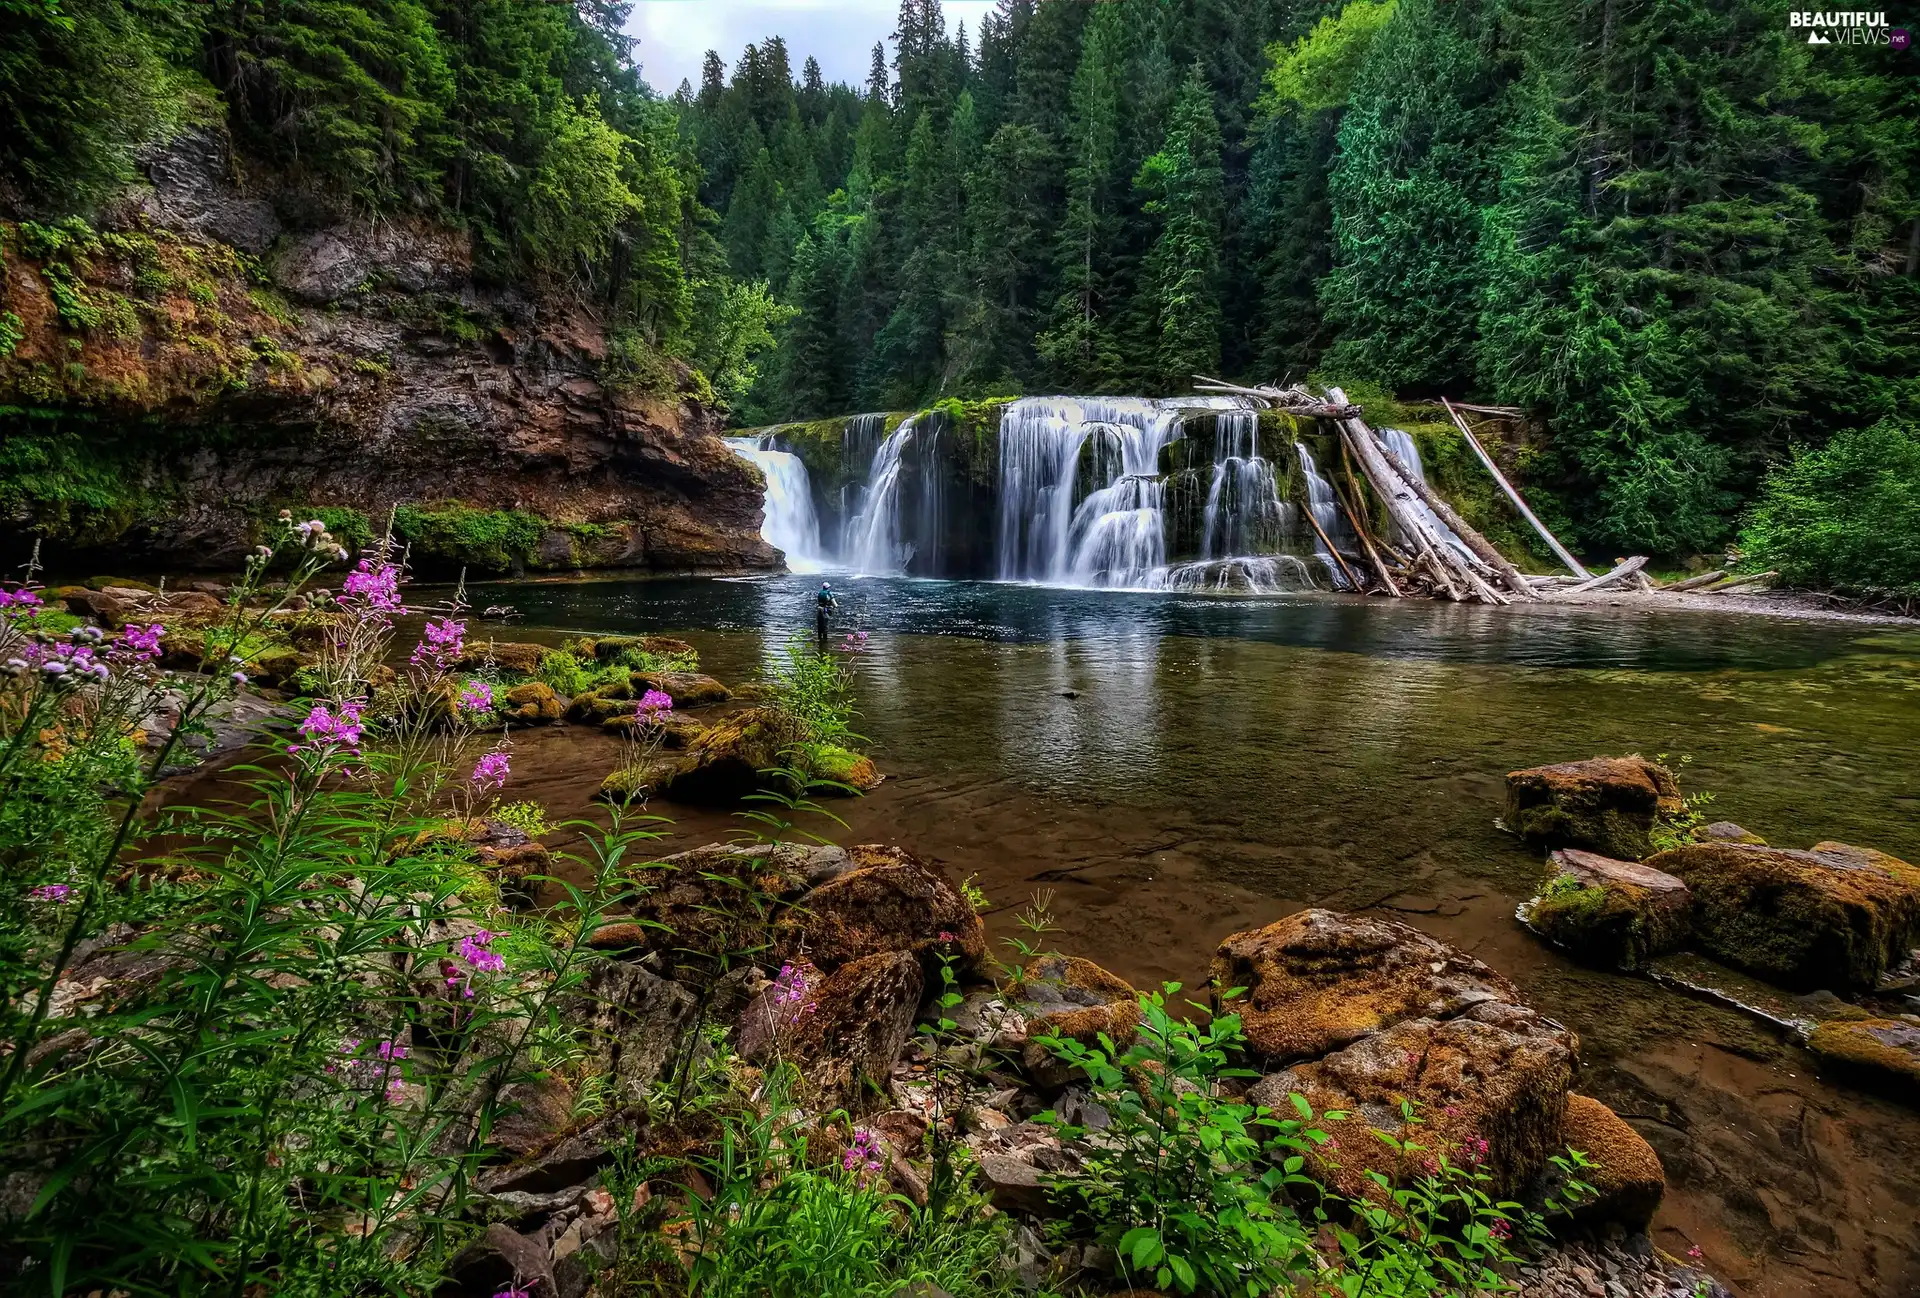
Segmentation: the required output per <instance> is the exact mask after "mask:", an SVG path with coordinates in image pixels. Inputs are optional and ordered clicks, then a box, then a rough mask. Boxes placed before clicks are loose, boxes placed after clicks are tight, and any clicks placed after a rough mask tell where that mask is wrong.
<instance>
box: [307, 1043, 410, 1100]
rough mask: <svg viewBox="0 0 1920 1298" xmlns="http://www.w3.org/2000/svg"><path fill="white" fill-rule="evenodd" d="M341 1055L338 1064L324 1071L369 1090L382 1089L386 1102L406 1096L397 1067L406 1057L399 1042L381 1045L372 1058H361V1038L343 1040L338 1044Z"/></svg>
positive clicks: (404, 1078) (403, 1076)
mask: <svg viewBox="0 0 1920 1298" xmlns="http://www.w3.org/2000/svg"><path fill="white" fill-rule="evenodd" d="M340 1054H341V1056H342V1058H341V1060H340V1061H339V1062H338V1063H333V1064H328V1065H327V1069H326V1071H328V1072H329V1073H340V1072H344V1073H345V1074H346V1077H347V1080H348V1081H349V1082H355V1083H359V1084H363V1085H366V1086H367V1087H368V1089H372V1088H374V1087H383V1088H385V1090H386V1093H387V1099H388V1101H389V1102H392V1101H395V1100H398V1099H400V1098H401V1097H402V1096H404V1095H405V1094H406V1089H407V1079H406V1077H405V1075H404V1074H403V1073H402V1071H401V1068H400V1063H401V1061H402V1060H404V1059H405V1058H406V1057H407V1048H406V1047H405V1046H403V1045H401V1044H400V1043H399V1042H398V1041H391V1040H388V1041H382V1042H380V1043H379V1044H378V1045H377V1046H375V1047H374V1049H373V1053H372V1054H369V1055H365V1056H362V1055H361V1053H360V1038H359V1037H344V1038H342V1039H341V1041H340Z"/></svg>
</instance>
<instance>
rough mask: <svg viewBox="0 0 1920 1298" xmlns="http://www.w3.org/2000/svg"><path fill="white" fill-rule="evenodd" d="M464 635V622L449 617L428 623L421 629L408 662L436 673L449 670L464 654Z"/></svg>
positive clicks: (465, 629) (465, 626)
mask: <svg viewBox="0 0 1920 1298" xmlns="http://www.w3.org/2000/svg"><path fill="white" fill-rule="evenodd" d="M466 635H467V624H466V623H465V622H459V621H456V620H454V619H453V618H450V617H449V618H442V619H441V620H440V621H438V622H429V623H427V625H426V626H425V627H424V628H422V630H421V634H420V643H419V644H417V645H415V646H414V647H413V657H412V658H410V659H408V661H409V662H411V663H412V664H413V665H414V666H415V667H429V668H432V669H433V670H434V671H437V672H444V671H448V670H451V669H452V667H453V665H454V664H455V663H457V662H459V661H460V655H461V654H463V653H465V652H466Z"/></svg>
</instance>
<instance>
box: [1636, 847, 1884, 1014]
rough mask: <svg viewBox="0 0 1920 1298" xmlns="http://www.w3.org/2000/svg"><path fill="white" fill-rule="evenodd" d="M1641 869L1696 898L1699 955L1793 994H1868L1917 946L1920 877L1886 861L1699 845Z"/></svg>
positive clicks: (1874, 855) (1862, 853)
mask: <svg viewBox="0 0 1920 1298" xmlns="http://www.w3.org/2000/svg"><path fill="white" fill-rule="evenodd" d="M1647 864H1648V865H1649V866H1651V867H1653V868H1654V869H1656V870H1662V871H1665V872H1666V873H1668V874H1672V875H1675V876H1677V877H1678V878H1680V879H1683V880H1685V881H1686V884H1687V886H1688V888H1690V889H1691V890H1692V892H1693V898H1694V934H1695V941H1696V942H1697V943H1698V944H1699V946H1700V947H1701V948H1702V949H1703V950H1705V951H1706V952H1707V953H1708V954H1709V955H1711V956H1713V957H1714V958H1715V959H1718V960H1723V961H1725V962H1726V963H1728V964H1730V965H1733V966H1735V967H1736V968H1739V969H1744V970H1746V971H1747V972H1748V973H1752V974H1755V975H1757V976H1759V977H1761V978H1765V979H1767V980H1768V981H1770V982H1775V983H1778V984H1779V985H1781V986H1782V987H1786V988H1789V989H1792V990H1795V991H1812V990H1815V989H1817V988H1823V987H1824V988H1831V989H1835V990H1846V989H1850V988H1869V987H1872V986H1873V985H1874V984H1875V983H1877V982H1878V981H1879V980H1880V976H1881V975H1882V974H1883V973H1884V972H1885V971H1886V969H1887V968H1888V967H1889V966H1890V965H1892V964H1895V963H1897V962H1898V961H1899V960H1901V959H1903V958H1904V957H1905V955H1906V953H1907V952H1908V951H1910V950H1911V949H1912V948H1913V946H1914V944H1915V942H1916V941H1920V869H1915V868H1914V867H1913V866H1911V865H1908V864H1907V863H1906V862H1905V861H1901V860H1898V859H1896V858H1894V857H1891V856H1888V855H1886V854H1885V853H1884V852H1875V851H1873V850H1871V849H1866V848H1857V847H1850V846H1848V845H1847V844H1845V843H1817V844H1815V845H1814V847H1813V850H1811V851H1806V852H1801V851H1792V850H1789V849H1786V848H1778V847H1759V846H1755V845H1752V844H1741V843H1695V844H1692V845H1691V846H1687V847H1679V848H1674V849H1672V850H1670V851H1666V852H1661V853H1660V854H1659V855H1657V856H1655V857H1653V858H1652V859H1651V860H1649V861H1648V862H1647Z"/></svg>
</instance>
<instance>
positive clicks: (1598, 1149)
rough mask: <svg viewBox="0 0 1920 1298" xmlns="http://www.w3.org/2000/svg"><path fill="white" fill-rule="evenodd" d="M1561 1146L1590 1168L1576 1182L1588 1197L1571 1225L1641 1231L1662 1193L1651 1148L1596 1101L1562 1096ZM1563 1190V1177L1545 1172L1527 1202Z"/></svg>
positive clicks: (1554, 1170)
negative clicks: (1617, 1225)
mask: <svg viewBox="0 0 1920 1298" xmlns="http://www.w3.org/2000/svg"><path fill="white" fill-rule="evenodd" d="M1561 1144H1562V1145H1563V1146H1565V1147H1566V1148H1568V1149H1575V1150H1578V1151H1580V1153H1582V1154H1584V1155H1586V1157H1587V1159H1588V1161H1589V1163H1590V1164H1591V1166H1589V1167H1586V1168H1583V1169H1581V1170H1580V1171H1579V1173H1578V1176H1579V1179H1580V1180H1582V1181H1585V1182H1586V1183H1587V1184H1588V1185H1590V1186H1592V1187H1593V1193H1592V1195H1590V1196H1587V1197H1585V1198H1582V1199H1581V1200H1580V1201H1579V1202H1578V1203H1577V1204H1576V1205H1575V1206H1574V1209H1573V1216H1574V1220H1576V1221H1594V1222H1603V1221H1613V1222H1619V1223H1620V1224H1621V1225H1622V1226H1625V1227H1627V1228H1628V1229H1629V1230H1645V1229H1646V1228H1647V1223H1648V1222H1650V1221H1652V1220H1653V1214H1654V1210H1655V1209H1657V1208H1658V1207H1659V1206H1660V1200H1661V1198H1662V1197H1663V1196H1664V1195H1665V1194H1666V1192H1667V1172H1666V1169H1665V1168H1664V1167H1662V1166H1661V1165H1660V1156H1659V1155H1658V1154H1656V1153H1654V1152H1653V1146H1651V1145H1649V1144H1648V1143H1647V1142H1646V1140H1645V1139H1644V1138H1642V1136H1641V1135H1640V1133H1639V1132H1637V1131H1635V1130H1634V1129H1633V1128H1632V1127H1630V1126H1628V1125H1627V1123H1626V1121H1625V1119H1623V1118H1621V1116H1620V1115H1619V1114H1617V1113H1615V1112H1614V1111H1613V1110H1612V1109H1609V1108H1608V1107H1607V1106H1606V1105H1604V1104H1602V1103H1600V1101H1598V1100H1596V1099H1593V1098H1592V1097H1591V1096H1586V1095H1572V1094H1570V1095H1568V1096H1567V1116H1566V1123H1565V1125H1564V1126H1563V1127H1562V1128H1561ZM1565 1186H1566V1174H1565V1173H1564V1172H1562V1171H1561V1170H1560V1169H1559V1168H1558V1167H1553V1166H1549V1167H1548V1168H1547V1169H1546V1170H1545V1171H1544V1172H1542V1173H1541V1178H1540V1180H1539V1182H1538V1183H1537V1184H1536V1186H1535V1188H1534V1192H1533V1193H1532V1194H1531V1195H1529V1198H1534V1199H1539V1198H1543V1197H1544V1196H1545V1195H1546V1194H1558V1193H1561V1192H1563V1191H1564V1189H1565Z"/></svg>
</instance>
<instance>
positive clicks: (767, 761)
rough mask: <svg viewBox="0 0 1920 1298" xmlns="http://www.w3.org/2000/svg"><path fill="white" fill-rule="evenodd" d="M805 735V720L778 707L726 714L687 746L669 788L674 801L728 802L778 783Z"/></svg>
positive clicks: (667, 794)
mask: <svg viewBox="0 0 1920 1298" xmlns="http://www.w3.org/2000/svg"><path fill="white" fill-rule="evenodd" d="M805 740H806V733H805V731H804V729H803V728H802V726H801V724H800V723H799V722H798V721H796V720H795V719H794V718H793V717H791V716H789V715H788V714H787V713H785V712H783V711H781V710H779V709H778V708H749V709H748V710H746V711H744V712H737V713H735V714H734V715H732V716H730V717H724V718H722V719H721V720H719V721H717V722H715V723H714V724H713V725H711V726H709V727H708V728H707V729H706V730H705V731H703V732H702V733H701V735H700V737H699V738H698V739H696V740H694V741H693V743H692V744H691V745H690V746H689V747H688V748H687V751H686V755H685V756H684V757H682V758H681V759H680V762H679V765H678V767H677V768H676V769H675V771H674V774H673V777H672V778H671V779H670V780H668V781H667V784H666V786H665V789H664V792H665V794H666V796H667V797H669V798H671V799H673V800H674V801H675V802H687V803H703V804H708V805H714V804H727V803H734V802H738V801H740V799H742V798H744V797H746V796H747V795H748V794H750V793H753V792H755V791H756V790H758V789H761V788H764V787H767V786H768V785H769V784H770V783H772V782H776V781H777V779H778V777H777V776H770V775H768V774H766V772H769V771H776V770H783V769H786V768H788V767H790V766H791V765H792V763H793V761H794V758H795V754H796V751H797V750H798V749H799V747H800V746H801V745H802V743H804V742H805Z"/></svg>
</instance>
